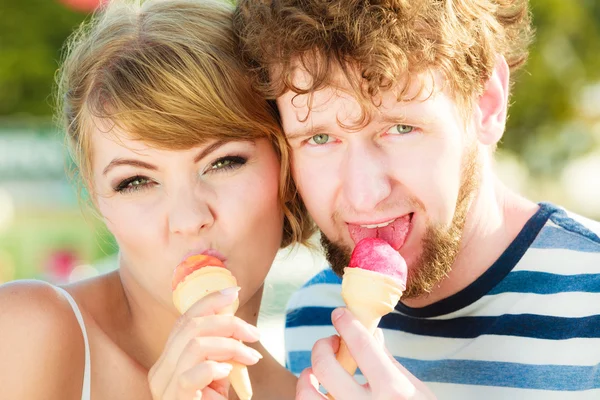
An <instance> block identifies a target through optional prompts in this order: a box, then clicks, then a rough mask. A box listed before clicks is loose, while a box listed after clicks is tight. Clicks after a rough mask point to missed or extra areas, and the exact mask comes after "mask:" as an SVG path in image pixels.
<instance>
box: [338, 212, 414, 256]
mask: <svg viewBox="0 0 600 400" xmlns="http://www.w3.org/2000/svg"><path fill="white" fill-rule="evenodd" d="M410 217H411V214H408V215H405V216H404V217H401V218H398V219H396V220H395V221H394V222H392V223H391V224H389V225H387V226H384V227H381V228H364V227H362V226H360V225H354V224H348V230H349V232H350V237H352V240H353V241H354V243H358V242H360V241H361V240H363V239H366V238H378V239H382V240H385V241H386V242H388V244H389V245H390V246H392V247H393V248H394V249H395V250H399V249H400V247H402V245H404V242H405V241H406V236H407V234H408V230H409V228H410Z"/></svg>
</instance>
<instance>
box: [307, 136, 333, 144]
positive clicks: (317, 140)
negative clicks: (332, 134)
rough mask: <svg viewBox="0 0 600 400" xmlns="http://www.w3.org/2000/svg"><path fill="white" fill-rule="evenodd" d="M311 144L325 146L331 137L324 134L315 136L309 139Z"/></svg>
mask: <svg viewBox="0 0 600 400" xmlns="http://www.w3.org/2000/svg"><path fill="white" fill-rule="evenodd" d="M309 142H312V143H311V144H325V143H327V142H329V135H326V134H324V133H323V134H319V135H315V136H313V137H311V138H310V139H309Z"/></svg>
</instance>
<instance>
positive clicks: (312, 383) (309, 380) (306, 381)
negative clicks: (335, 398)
mask: <svg viewBox="0 0 600 400" xmlns="http://www.w3.org/2000/svg"><path fill="white" fill-rule="evenodd" d="M317 399H326V397H325V396H324V395H323V394H322V393H321V392H319V381H318V380H317V378H316V377H315V376H314V374H313V373H312V369H311V368H306V369H305V370H304V371H302V373H301V374H300V376H299V377H298V382H297V384H296V400H317Z"/></svg>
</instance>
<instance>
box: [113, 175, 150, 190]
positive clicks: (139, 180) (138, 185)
mask: <svg viewBox="0 0 600 400" xmlns="http://www.w3.org/2000/svg"><path fill="white" fill-rule="evenodd" d="M151 184H152V181H151V180H150V179H149V178H146V177H145V176H134V177H131V178H127V179H125V180H124V181H122V182H121V183H119V184H118V185H117V187H116V188H115V191H116V192H119V193H133V192H138V191H140V190H142V189H145V188H147V187H148V186H149V185H151Z"/></svg>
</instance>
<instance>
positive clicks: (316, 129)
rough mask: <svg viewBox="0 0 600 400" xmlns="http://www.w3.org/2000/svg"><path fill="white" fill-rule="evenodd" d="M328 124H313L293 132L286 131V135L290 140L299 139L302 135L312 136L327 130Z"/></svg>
mask: <svg viewBox="0 0 600 400" xmlns="http://www.w3.org/2000/svg"><path fill="white" fill-rule="evenodd" d="M326 131H327V126H326V125H324V124H317V125H312V126H310V127H307V128H298V129H295V130H293V131H291V132H286V133H285V136H286V137H287V139H288V140H293V139H298V138H302V137H311V136H315V135H318V134H320V133H323V132H326Z"/></svg>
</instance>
